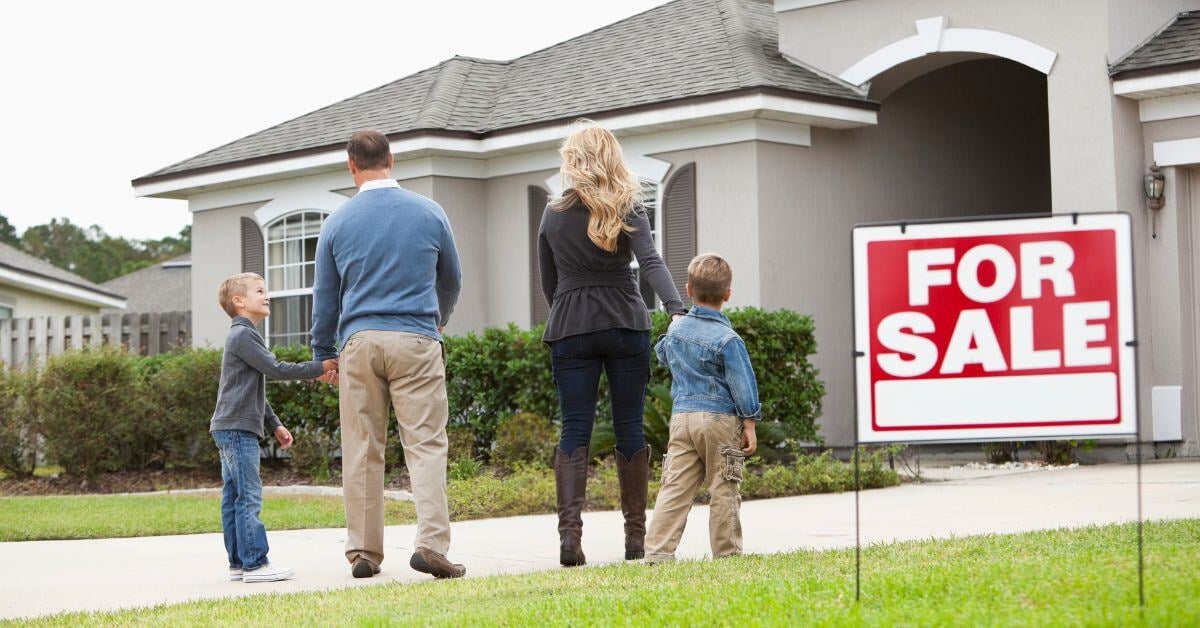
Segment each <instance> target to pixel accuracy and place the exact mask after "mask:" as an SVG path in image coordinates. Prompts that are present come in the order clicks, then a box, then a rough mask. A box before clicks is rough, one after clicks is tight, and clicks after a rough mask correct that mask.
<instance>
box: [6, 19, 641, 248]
mask: <svg viewBox="0 0 1200 628" xmlns="http://www.w3.org/2000/svg"><path fill="white" fill-rule="evenodd" d="M664 2H665V0H604V1H603V2H597V1H590V2H583V1H579V0H515V1H511V2H503V1H497V0H456V1H441V2H413V1H411V0H391V1H390V2H383V1H377V0H355V1H353V2H300V1H297V0H292V1H288V2H283V1H277V0H270V1H263V0H239V1H231V0H205V1H204V2H191V3H188V4H187V5H184V4H182V3H179V2H169V1H168V2H164V1H161V0H159V1H155V2H146V1H136V2H133V1H123V0H112V1H110V2H94V1H92V2H81V1H70V2H2V3H0V183H2V185H0V214H3V215H5V216H7V217H8V219H9V221H10V222H12V223H13V224H14V225H16V227H17V230H18V233H20V232H21V231H23V230H24V229H25V228H27V227H30V226H32V225H36V224H42V223H45V222H48V221H49V220H50V218H52V217H67V218H70V219H71V221H72V222H75V223H78V224H80V225H82V226H90V225H93V224H97V225H99V226H101V227H102V228H104V230H106V231H108V232H109V233H111V234H114V235H121V236H126V237H132V238H150V237H154V238H157V237H162V236H166V235H172V234H174V233H177V232H178V231H179V229H181V228H182V227H183V226H184V225H186V224H189V223H190V222H191V216H190V215H189V214H188V211H187V205H186V202H185V201H173V200H165V199H145V198H135V197H134V196H133V190H132V188H131V186H130V183H129V182H130V180H132V179H134V178H136V177H139V176H141V175H145V174H148V173H150V172H152V171H154V170H157V169H158V168H161V167H163V166H166V165H168V164H171V163H174V162H177V161H180V160H182V159H186V158H188V157H191V156H193V155H196V154H198V153H201V152H203V151H205V150H208V149H210V148H214V147H216V146H219V145H221V144H224V143H226V142H229V141H232V140H235V139H238V138H240V137H243V136H245V135H248V134H250V133H253V132H255V131H258V130H261V129H264V128H267V127H269V126H271V125H273V124H276V123H279V122H282V121H284V120H287V119H289V118H293V117H296V116H298V115H302V114H304V113H307V112H309V111H312V110H314V109H317V108H319V107H322V106H325V105H328V104H331V103H333V102H336V101H338V100H341V99H343V98H347V97H349V96H352V95H354V94H357V93H360V92H363V91H366V90H368V89H371V88H373V87H376V86H378V85H382V84H384V83H388V82H390V81H393V80H395V79H398V78H400V77H402V76H406V75H408V74H412V73H413V72H417V71H419V70H422V69H424V68H427V67H429V66H432V65H434V64H436V63H438V62H439V61H442V60H444V59H446V58H449V57H451V56H453V55H455V54H462V55H468V56H474V57H483V58H490V59H510V58H513V57H517V56H520V55H522V54H525V53H527V52H531V51H534V50H538V49H540V48H544V47H546V46H549V45H551V44H554V43H557V42H559V41H562V40H564V39H568V38H570V37H573V36H575V35H579V34H582V33H585V32H588V31H590V30H593V29H595V28H598V27H600V26H604V25H606V24H609V23H612V22H615V21H617V20H620V19H621V18H624V17H627V16H630V15H633V14H635V13H638V12H640V11H643V10H645V9H648V8H650V7H653V6H657V5H660V4H663V3H664Z"/></svg>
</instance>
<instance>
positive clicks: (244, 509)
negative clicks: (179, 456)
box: [209, 273, 337, 582]
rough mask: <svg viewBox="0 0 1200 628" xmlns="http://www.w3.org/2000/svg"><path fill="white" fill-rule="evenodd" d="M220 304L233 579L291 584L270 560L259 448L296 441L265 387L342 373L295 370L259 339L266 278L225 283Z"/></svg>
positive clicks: (226, 524) (221, 441)
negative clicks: (225, 320) (269, 441)
mask: <svg viewBox="0 0 1200 628" xmlns="http://www.w3.org/2000/svg"><path fill="white" fill-rule="evenodd" d="M217 300H218V301H219V302H220V304H221V309H223V310H225V313H227V314H229V316H230V318H232V319H233V325H232V327H231V328H230V330H229V335H228V336H227V337H226V339H225V353H224V354H223V356H222V357H221V383H220V387H219V388H218V390H217V407H216V409H215V410H214V411H213V416H212V421H211V423H210V424H209V432H211V433H212V436H213V440H214V441H216V443H217V448H218V449H220V450H221V479H222V480H223V482H224V485H223V486H222V490H221V530H222V532H224V534H225V551H226V554H227V555H228V557H229V579H230V580H235V581H237V580H240V581H243V582H273V581H277V580H287V579H288V578H291V577H292V575H293V571H292V570H291V569H288V568H286V567H276V566H274V565H272V564H271V563H270V561H268V560H267V551H268V549H269V548H268V547H267V530H266V527H265V526H263V523H262V521H261V520H260V519H259V512H260V511H261V510H262V479H261V478H260V477H259V473H258V463H259V440H261V439H262V438H263V437H264V435H265V434H267V433H269V434H273V435H274V436H275V439H276V440H278V441H279V445H280V446H281V447H283V448H285V449H286V448H287V447H289V446H291V444H292V434H291V433H290V432H288V430H287V428H286V427H284V426H283V424H281V423H280V422H279V417H278V416H277V415H276V414H275V411H274V410H272V409H271V404H269V403H267V392H266V380H267V378H270V379H314V378H316V377H318V376H319V375H321V374H322V373H324V372H326V371H331V370H333V369H335V368H337V361H336V360H325V361H324V362H321V361H317V360H313V361H311V362H303V363H300V364H293V363H289V362H280V361H279V360H276V359H275V354H273V353H271V352H270V351H269V350H267V346H266V343H265V342H263V337H262V336H261V335H259V333H258V325H259V324H260V323H262V321H263V320H264V319H265V318H266V317H267V316H270V314H271V300H270V298H269V297H267V292H266V289H265V287H264V285H263V278H262V277H260V276H258V275H256V274H254V273H242V274H240V275H234V276H233V277H230V278H229V279H226V280H225V281H223V282H221V287H220V288H219V289H218V291H217Z"/></svg>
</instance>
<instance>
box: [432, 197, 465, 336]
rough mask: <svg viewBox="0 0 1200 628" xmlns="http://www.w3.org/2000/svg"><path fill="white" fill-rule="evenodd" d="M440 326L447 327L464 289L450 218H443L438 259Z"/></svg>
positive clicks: (437, 285)
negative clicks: (459, 295) (459, 294)
mask: <svg viewBox="0 0 1200 628" xmlns="http://www.w3.org/2000/svg"><path fill="white" fill-rule="evenodd" d="M435 288H436V289H437V298H438V311H439V313H440V318H439V319H438V327H439V328H441V327H445V326H446V324H447V323H449V322H450V314H451V313H453V312H454V305H455V304H456V303H458V293H459V292H460V291H461V290H462V267H461V266H460V265H459V261H458V247H457V246H456V245H455V244H454V232H453V231H451V230H450V220H449V219H448V218H445V217H444V214H443V218H442V243H441V249H440V250H439V251H438V261H437V284H436V286H435Z"/></svg>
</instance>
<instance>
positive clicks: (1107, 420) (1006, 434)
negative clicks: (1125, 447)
mask: <svg viewBox="0 0 1200 628" xmlns="http://www.w3.org/2000/svg"><path fill="white" fill-rule="evenodd" d="M853 246H854V324H855V344H856V354H855V377H856V390H857V396H858V398H857V408H858V417H857V420H858V434H859V441H860V442H886V441H938V440H1032V439H1048V438H1068V437H1088V438H1095V437H1103V436H1117V435H1128V434H1133V433H1134V426H1135V425H1136V421H1137V411H1136V393H1135V379H1134V348H1133V345H1134V342H1133V340H1134V319H1133V272H1132V260H1131V246H1130V220H1129V215H1128V214H1078V215H1075V216H1072V215H1060V216H1048V217H1045V218H1020V219H1008V220H1003V219H1002V220H990V221H976V222H969V221H964V222H945V223H920V224H909V225H906V226H901V225H879V226H863V227H857V228H855V229H854V234H853Z"/></svg>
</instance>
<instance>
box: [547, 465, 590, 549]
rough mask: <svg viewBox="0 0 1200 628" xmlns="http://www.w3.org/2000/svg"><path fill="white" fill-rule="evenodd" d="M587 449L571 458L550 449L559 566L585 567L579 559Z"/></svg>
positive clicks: (581, 546)
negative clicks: (556, 518)
mask: <svg viewBox="0 0 1200 628" xmlns="http://www.w3.org/2000/svg"><path fill="white" fill-rule="evenodd" d="M587 472H588V447H587V446H586V445H585V446H583V447H580V448H579V449H576V450H575V451H574V453H572V454H571V455H567V452H565V451H563V450H561V449H559V448H557V447H556V448H555V449H554V486H555V489H556V493H557V496H558V541H559V549H558V562H559V564H561V565H562V566H563V567H578V566H579V565H584V564H587V559H586V558H584V556H583V544H582V543H583V502H584V498H585V496H586V492H587Z"/></svg>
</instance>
